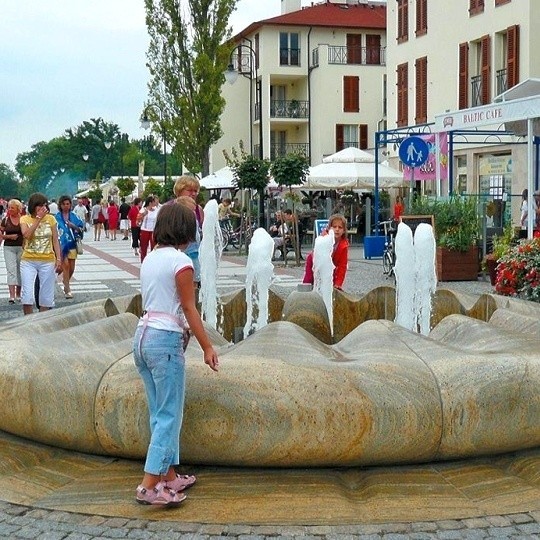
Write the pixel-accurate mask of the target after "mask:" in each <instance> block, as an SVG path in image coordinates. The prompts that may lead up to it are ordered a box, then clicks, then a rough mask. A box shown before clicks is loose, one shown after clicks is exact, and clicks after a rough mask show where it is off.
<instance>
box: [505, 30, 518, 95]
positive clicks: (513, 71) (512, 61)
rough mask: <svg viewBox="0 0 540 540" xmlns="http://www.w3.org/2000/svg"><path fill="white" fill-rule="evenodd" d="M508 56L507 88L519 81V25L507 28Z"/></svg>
mask: <svg viewBox="0 0 540 540" xmlns="http://www.w3.org/2000/svg"><path fill="white" fill-rule="evenodd" d="M507 38H508V51H507V54H508V57H507V59H506V70H507V81H508V88H512V86H515V85H516V84H517V83H518V82H519V25H517V24H516V25H514V26H510V27H509V28H508V29H507Z"/></svg>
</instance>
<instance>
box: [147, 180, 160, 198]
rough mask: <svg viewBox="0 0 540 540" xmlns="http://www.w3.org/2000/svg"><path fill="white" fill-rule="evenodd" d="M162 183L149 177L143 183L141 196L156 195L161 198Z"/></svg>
mask: <svg viewBox="0 0 540 540" xmlns="http://www.w3.org/2000/svg"><path fill="white" fill-rule="evenodd" d="M161 192H162V185H161V183H160V182H158V181H157V180H155V179H154V178H149V179H148V181H147V182H146V183H145V185H144V191H143V197H145V198H146V197H148V196H149V195H157V196H158V197H159V198H160V199H161Z"/></svg>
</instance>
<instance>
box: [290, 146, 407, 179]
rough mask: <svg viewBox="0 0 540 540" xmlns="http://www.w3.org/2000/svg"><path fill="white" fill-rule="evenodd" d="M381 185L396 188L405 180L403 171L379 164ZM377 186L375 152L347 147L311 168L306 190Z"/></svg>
mask: <svg viewBox="0 0 540 540" xmlns="http://www.w3.org/2000/svg"><path fill="white" fill-rule="evenodd" d="M378 173H379V187H381V188H392V187H399V186H402V185H404V184H405V181H404V180H403V173H402V172H401V171H397V170H395V169H392V168H391V167H389V166H388V165H385V164H379V168H378ZM374 188H375V156H373V155H371V154H370V153H368V152H364V151H363V150H359V149H358V148H353V147H350V148H345V149H344V150H340V151H339V152H336V153H335V154H332V155H331V156H328V157H326V158H324V159H323V162H322V163H321V164H320V165H315V166H314V167H310V168H309V175H308V177H307V179H306V182H305V183H304V184H303V185H302V187H301V189H302V190H327V189H358V190H372V189H374Z"/></svg>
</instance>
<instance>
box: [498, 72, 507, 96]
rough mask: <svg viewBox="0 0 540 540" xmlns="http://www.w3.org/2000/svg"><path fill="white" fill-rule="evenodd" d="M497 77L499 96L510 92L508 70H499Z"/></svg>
mask: <svg viewBox="0 0 540 540" xmlns="http://www.w3.org/2000/svg"><path fill="white" fill-rule="evenodd" d="M495 76H496V84H497V95H499V94H502V93H503V92H506V90H508V77H507V69H506V68H502V69H498V70H497V71H496V72H495Z"/></svg>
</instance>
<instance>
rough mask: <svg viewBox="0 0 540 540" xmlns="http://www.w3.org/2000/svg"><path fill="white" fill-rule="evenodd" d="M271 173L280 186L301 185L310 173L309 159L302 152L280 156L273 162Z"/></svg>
mask: <svg viewBox="0 0 540 540" xmlns="http://www.w3.org/2000/svg"><path fill="white" fill-rule="evenodd" d="M270 173H271V174H272V176H273V177H274V180H275V181H276V183H277V184H279V185H280V186H289V187H290V186H297V185H301V184H303V183H304V182H305V181H306V177H307V175H308V173H309V161H308V159H307V158H306V156H303V155H301V154H287V155H285V156H280V157H277V158H276V159H275V160H274V161H273V162H272V165H271V167H270Z"/></svg>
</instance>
